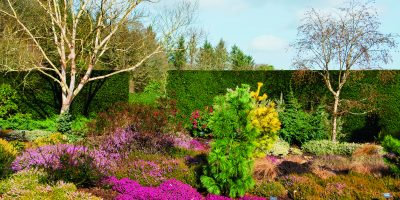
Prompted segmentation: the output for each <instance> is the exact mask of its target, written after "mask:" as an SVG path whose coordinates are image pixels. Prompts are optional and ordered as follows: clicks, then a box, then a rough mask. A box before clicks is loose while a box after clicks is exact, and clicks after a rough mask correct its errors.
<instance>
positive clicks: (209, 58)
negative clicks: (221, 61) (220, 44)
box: [197, 40, 215, 70]
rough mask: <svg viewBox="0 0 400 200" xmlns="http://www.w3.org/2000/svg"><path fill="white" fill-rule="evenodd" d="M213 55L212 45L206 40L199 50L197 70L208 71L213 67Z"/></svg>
mask: <svg viewBox="0 0 400 200" xmlns="http://www.w3.org/2000/svg"><path fill="white" fill-rule="evenodd" d="M214 55H215V53H214V48H213V46H212V44H211V43H210V42H209V41H208V40H206V41H204V44H203V47H201V48H200V50H199V57H198V61H197V62H198V68H199V69H202V70H210V69H213V68H214V66H215V60H214V58H215V56H214Z"/></svg>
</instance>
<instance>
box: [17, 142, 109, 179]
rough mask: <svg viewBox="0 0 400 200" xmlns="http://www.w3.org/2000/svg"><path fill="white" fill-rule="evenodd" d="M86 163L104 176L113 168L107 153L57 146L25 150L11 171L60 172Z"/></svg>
mask: <svg viewBox="0 0 400 200" xmlns="http://www.w3.org/2000/svg"><path fill="white" fill-rule="evenodd" d="M66 159H67V160H66ZM88 162H90V164H91V165H92V167H94V168H96V169H98V170H99V171H100V172H102V173H104V174H107V173H108V172H109V170H110V169H111V167H112V166H115V163H114V162H113V161H112V160H111V159H109V157H108V154H107V152H104V151H98V150H89V149H88V148H87V147H84V146H76V145H72V144H57V145H48V146H43V147H38V148H33V149H27V150H26V151H25V152H23V153H22V155H20V156H18V157H17V158H16V159H15V161H14V162H13V163H12V169H13V170H14V171H20V170H23V169H31V168H44V169H50V170H60V169H64V168H68V167H71V166H78V165H81V164H87V163H88Z"/></svg>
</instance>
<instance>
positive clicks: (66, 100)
mask: <svg viewBox="0 0 400 200" xmlns="http://www.w3.org/2000/svg"><path fill="white" fill-rule="evenodd" d="M71 103H72V98H71V97H64V96H63V97H62V104H61V105H62V106H61V111H60V114H64V113H66V112H68V111H69V109H70V107H71Z"/></svg>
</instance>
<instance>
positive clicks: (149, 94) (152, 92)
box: [129, 81, 162, 106]
mask: <svg viewBox="0 0 400 200" xmlns="http://www.w3.org/2000/svg"><path fill="white" fill-rule="evenodd" d="M161 96H162V92H161V83H159V82H155V81H153V82H150V83H149V84H148V85H147V86H146V87H145V88H144V91H143V92H140V93H133V94H129V102H130V103H133V104H143V105H150V106H156V105H157V100H158V99H159V98H160V97H161Z"/></svg>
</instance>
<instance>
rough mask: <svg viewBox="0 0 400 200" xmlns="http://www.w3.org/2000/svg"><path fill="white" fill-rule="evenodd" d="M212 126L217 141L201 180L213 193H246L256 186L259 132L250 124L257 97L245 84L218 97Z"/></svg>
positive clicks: (212, 117)
mask: <svg viewBox="0 0 400 200" xmlns="http://www.w3.org/2000/svg"><path fill="white" fill-rule="evenodd" d="M213 107H214V112H213V114H212V116H211V118H210V122H209V127H210V129H211V130H212V133H213V136H214V139H215V140H214V141H213V142H212V144H211V152H210V154H209V155H208V166H207V167H206V170H205V175H203V176H202V177H201V182H202V184H203V185H204V186H205V188H207V190H208V191H209V192H210V193H213V194H223V195H229V196H230V197H237V196H243V195H244V194H245V193H246V192H247V191H248V190H249V189H251V188H252V187H253V186H254V180H253V178H252V172H253V159H252V158H253V152H254V150H255V148H256V139H257V137H258V136H259V135H260V131H259V130H258V129H257V128H256V127H255V126H254V125H253V124H252V123H251V118H250V117H249V113H250V111H251V110H252V109H253V108H254V107H255V100H254V99H253V98H252V97H251V95H250V86H248V85H242V86H241V87H237V88H236V90H228V92H227V94H226V95H225V96H219V97H216V98H215V100H214V106H213Z"/></svg>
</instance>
